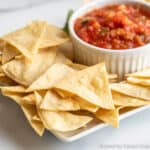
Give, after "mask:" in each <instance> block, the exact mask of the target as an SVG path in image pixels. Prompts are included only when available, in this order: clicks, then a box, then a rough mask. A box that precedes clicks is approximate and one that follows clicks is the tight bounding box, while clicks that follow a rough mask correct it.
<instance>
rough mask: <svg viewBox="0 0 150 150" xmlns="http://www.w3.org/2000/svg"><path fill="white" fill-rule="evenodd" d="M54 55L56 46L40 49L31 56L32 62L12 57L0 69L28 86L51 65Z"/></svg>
mask: <svg viewBox="0 0 150 150" xmlns="http://www.w3.org/2000/svg"><path fill="white" fill-rule="evenodd" d="M55 57H56V48H51V49H47V50H43V51H40V52H39V53H38V54H37V55H35V56H34V57H33V58H32V62H29V61H27V60H26V59H17V60H16V59H14V60H12V61H9V62H8V63H6V64H4V65H3V66H2V69H3V71H4V73H5V74H6V75H7V76H8V77H9V78H11V79H12V80H14V81H16V82H17V83H19V84H22V85H25V86H28V85H30V84H31V83H32V82H33V81H35V80H36V79H37V78H38V77H39V76H40V75H41V74H42V73H44V72H45V71H46V70H47V69H48V68H49V67H50V66H51V65H52V63H53V61H54V59H55Z"/></svg>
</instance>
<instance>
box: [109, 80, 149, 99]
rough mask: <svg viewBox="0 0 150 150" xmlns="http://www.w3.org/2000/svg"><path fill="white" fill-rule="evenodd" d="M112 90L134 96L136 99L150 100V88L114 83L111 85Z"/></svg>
mask: <svg viewBox="0 0 150 150" xmlns="http://www.w3.org/2000/svg"><path fill="white" fill-rule="evenodd" d="M111 89H112V90H113V91H116V92H119V93H122V94H125V95H128V96H132V97H135V98H141V99H144V100H150V88H147V87H142V86H138V85H134V84H129V83H126V82H123V83H113V84H111Z"/></svg>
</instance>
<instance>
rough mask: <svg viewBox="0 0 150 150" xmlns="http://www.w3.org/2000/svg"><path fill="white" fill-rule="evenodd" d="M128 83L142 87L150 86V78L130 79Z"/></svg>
mask: <svg viewBox="0 0 150 150" xmlns="http://www.w3.org/2000/svg"><path fill="white" fill-rule="evenodd" d="M127 82H129V83H131V84H137V85H141V86H150V79H148V78H136V77H128V78H127Z"/></svg>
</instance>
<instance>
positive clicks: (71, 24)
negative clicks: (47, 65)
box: [69, 0, 150, 53]
mask: <svg viewBox="0 0 150 150" xmlns="http://www.w3.org/2000/svg"><path fill="white" fill-rule="evenodd" d="M105 1H107V2H110V4H112V3H113V2H116V3H119V2H122V3H127V2H129V3H136V4H140V5H145V6H146V7H150V3H149V2H147V1H145V0H143V1H141V0H105ZM103 3H104V2H103V1H100V0H96V1H93V2H90V3H89V4H86V5H85V6H82V7H81V8H79V9H78V10H76V11H75V12H74V14H73V15H72V16H71V18H70V20H69V33H70V36H71V37H73V38H75V39H76V40H77V41H78V42H79V43H80V44H82V45H83V46H85V47H88V48H90V49H93V50H96V51H102V52H104V53H128V52H131V53H134V52H137V51H141V49H148V48H150V43H148V44H145V45H143V46H139V47H136V48H129V49H106V48H101V47H97V46H94V45H92V44H89V43H87V42H85V41H83V40H82V39H81V38H80V37H78V35H77V34H76V33H75V30H74V22H75V20H76V19H77V18H78V17H80V16H82V15H81V14H82V13H83V14H84V13H86V12H87V10H88V9H92V8H94V7H95V6H96V5H97V4H99V5H100V4H103ZM106 5H107V4H106ZM103 6H104V5H103ZM99 7H101V6H99Z"/></svg>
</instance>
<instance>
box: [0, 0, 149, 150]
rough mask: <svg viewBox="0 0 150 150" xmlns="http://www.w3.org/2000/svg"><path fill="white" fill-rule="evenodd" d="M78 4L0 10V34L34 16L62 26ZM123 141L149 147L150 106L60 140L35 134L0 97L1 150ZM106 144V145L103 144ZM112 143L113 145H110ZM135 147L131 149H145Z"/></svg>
mask: <svg viewBox="0 0 150 150" xmlns="http://www.w3.org/2000/svg"><path fill="white" fill-rule="evenodd" d="M5 1H7V0H5ZM81 4H82V1H81V0H49V2H48V3H44V4H43V5H40V6H35V7H32V8H28V9H25V10H19V11H15V12H9V13H0V35H2V34H4V33H6V32H9V31H11V30H12V29H16V28H18V27H20V26H22V25H24V24H25V23H26V22H29V21H31V20H33V19H44V20H47V21H49V22H51V23H54V24H56V25H59V26H63V24H64V21H65V15H66V13H67V10H68V9H69V8H74V9H75V8H77V7H79V6H80V5H81ZM124 144H125V145H126V144H129V145H127V146H135V147H136V145H137V144H144V145H145V146H148V145H149V147H147V149H150V110H147V111H144V112H141V113H139V114H137V115H135V116H132V117H131V118H128V119H126V120H124V121H122V122H121V124H120V128H119V129H114V128H112V127H107V128H105V129H102V130H100V131H97V132H96V133H93V134H91V135H89V136H87V137H84V138H83V139H81V140H78V141H75V142H72V143H63V142H61V141H59V140H57V139H56V138H55V137H54V136H53V135H52V134H50V133H48V132H46V134H45V135H44V137H42V138H40V137H38V136H37V135H36V134H35V133H34V132H33V130H32V129H31V128H30V126H29V125H28V123H27V121H26V120H25V118H24V117H23V113H22V112H21V110H20V109H19V107H18V106H17V105H16V104H15V103H13V102H12V101H11V100H9V99H7V98H4V97H2V96H1V97H0V150H100V149H106V150H107V149H109V150H111V149H112V150H114V149H115V146H116V149H119V150H120V149H121V148H122V147H123V145H124ZM105 145H106V147H107V148H106V147H105V148H104V147H103V146H105ZM112 145H114V148H110V147H111V146H112ZM109 146H110V147H109ZM108 147H109V148H108ZM117 147H118V148H117ZM135 147H132V148H131V147H130V149H139V150H142V149H144V147H143V148H140V147H139V148H135ZM116 149H115V150H116ZM124 149H127V148H125V147H124ZM128 149H129V148H128Z"/></svg>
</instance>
